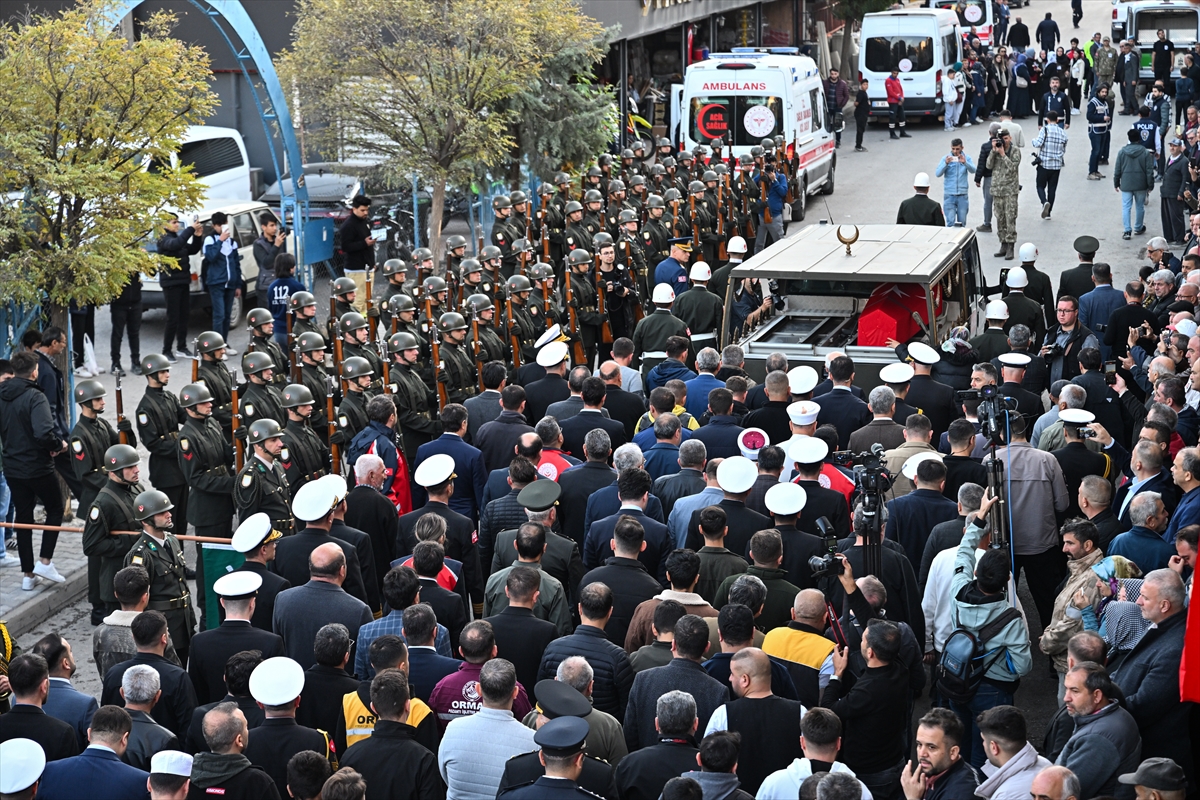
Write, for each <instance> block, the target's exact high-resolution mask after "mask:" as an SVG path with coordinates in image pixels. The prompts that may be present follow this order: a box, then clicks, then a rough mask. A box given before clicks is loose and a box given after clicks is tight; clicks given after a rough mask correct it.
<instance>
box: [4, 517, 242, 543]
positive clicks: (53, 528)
mask: <svg viewBox="0 0 1200 800" xmlns="http://www.w3.org/2000/svg"><path fill="white" fill-rule="evenodd" d="M0 528H16V529H19V530H23V531H55V532H57V533H83V528H64V527H62V526H61V525H57V526H56V525H26V524H24V523H20V522H0ZM109 534H110V535H112V536H141V535H142V532H141V531H109ZM175 538H176V539H178V540H179V541H181V542H211V543H212V544H230V543H231V542H233V540H232V539H218V538H216V537H213V536H188V535H187V534H176V535H175Z"/></svg>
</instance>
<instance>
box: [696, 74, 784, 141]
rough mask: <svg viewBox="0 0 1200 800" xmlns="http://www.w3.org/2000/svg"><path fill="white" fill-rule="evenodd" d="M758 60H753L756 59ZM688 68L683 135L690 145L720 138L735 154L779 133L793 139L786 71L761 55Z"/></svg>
mask: <svg viewBox="0 0 1200 800" xmlns="http://www.w3.org/2000/svg"><path fill="white" fill-rule="evenodd" d="M756 62H757V63H756ZM709 63H710V64H712V66H705V67H703V68H697V67H695V66H693V67H690V68H689V69H688V71H687V76H686V77H685V78H684V91H683V103H682V111H683V120H682V122H683V137H684V146H685V147H687V148H688V149H691V148H692V147H694V146H696V145H697V144H703V145H708V144H710V143H711V142H712V140H713V139H716V138H718V137H719V138H722V139H724V140H725V145H726V147H727V148H728V147H732V148H733V154H734V155H735V156H742V155H746V154H748V153H749V152H750V148H751V147H754V146H755V145H758V144H761V143H762V140H763V139H767V138H771V137H774V136H776V135H777V134H782V135H783V137H784V139H786V140H787V141H788V142H791V141H792V139H793V138H794V131H793V130H792V127H791V125H790V124H789V122H790V119H791V117H790V116H789V112H790V113H792V114H794V113H795V112H794V111H791V110H790V109H789V108H788V106H789V105H790V102H789V101H790V99H791V88H790V86H789V85H788V82H787V80H786V78H785V75H784V71H783V70H781V69H778V68H774V67H769V66H766V65H765V64H763V63H762V61H761V60H759V59H753V58H747V59H745V61H740V60H738V61H728V62H720V63H715V62H709Z"/></svg>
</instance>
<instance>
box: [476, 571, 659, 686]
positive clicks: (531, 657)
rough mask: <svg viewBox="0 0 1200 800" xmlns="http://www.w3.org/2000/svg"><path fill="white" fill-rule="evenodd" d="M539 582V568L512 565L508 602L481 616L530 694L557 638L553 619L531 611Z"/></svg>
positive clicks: (499, 652)
mask: <svg viewBox="0 0 1200 800" xmlns="http://www.w3.org/2000/svg"><path fill="white" fill-rule="evenodd" d="M639 566H641V565H640V564H639ZM651 581H652V582H654V586H655V589H656V590H657V587H658V582H657V581H654V580H653V578H651ZM540 584H541V578H540V576H539V574H538V570H536V569H534V568H531V567H518V568H516V569H513V570H512V571H510V572H509V573H508V579H507V580H506V581H505V583H504V593H505V594H506V595H507V596H508V605H507V606H506V607H505V608H504V610H503V611H500V612H499V613H497V614H494V615H492V616H490V617H488V618H487V619H486V620H484V621H485V622H488V623H491V626H492V634H493V635H494V636H495V637H496V656H497V657H498V658H503V659H507V660H508V661H511V662H512V665H513V668H514V669H516V671H517V681H518V682H519V683H520V684H521V685H522V686H524V687H525V692H526V694H533V688H534V685H535V684H536V683H537V672H538V666H539V665H540V664H541V662H542V654H543V653H544V652H546V648H547V647H548V646H549V645H550V643H551V642H552V641H554V640H555V639H557V638H558V630H557V629H556V628H555V627H554V623H552V622H549V621H547V620H544V619H538V618H537V617H535V616H534V615H533V605H534V603H535V602H536V600H537V595H538V587H539V586H540Z"/></svg>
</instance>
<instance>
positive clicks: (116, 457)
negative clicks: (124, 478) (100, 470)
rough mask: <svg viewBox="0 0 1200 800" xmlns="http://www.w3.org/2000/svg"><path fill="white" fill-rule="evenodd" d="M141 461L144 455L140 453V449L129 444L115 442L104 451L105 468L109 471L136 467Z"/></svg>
mask: <svg viewBox="0 0 1200 800" xmlns="http://www.w3.org/2000/svg"><path fill="white" fill-rule="evenodd" d="M140 463H142V457H141V456H139V455H138V451H137V450H134V449H133V448H132V447H130V446H129V445H127V444H114V445H113V446H112V447H110V448H108V449H107V450H105V451H104V469H106V470H108V471H109V472H116V471H117V470H119V469H125V468H126V467H136V466H137V465H138V464H140Z"/></svg>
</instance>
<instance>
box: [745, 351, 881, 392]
mask: <svg viewBox="0 0 1200 800" xmlns="http://www.w3.org/2000/svg"><path fill="white" fill-rule="evenodd" d="M844 355H846V354H845V353H842V352H840V351H837V350H835V351H833V352H832V353H830V354H829V355H827V356H825V378H824V379H823V380H822V381H821V382H820V383H818V384H817V385H816V386H814V387H813V390H812V395H811V397H809V398H808V399H810V400H815V399H816V398H818V397H821V396H822V395H826V394H829V393H830V392H832V391H833V380H832V379H831V378H830V377H829V365H830V364H832V363H833V360H834V359H835V358H838V357H840V356H844ZM784 369H785V370H786V369H787V368H786V367H785V368H784ZM760 385H761V384H760ZM850 393H851V394H852V395H854V396H855V397H857V398H858V399H859V400H862V401H864V402H866V399H867V393H866V392H864V391H863V390H862V387H859V386H851V387H850ZM765 399H766V398H765V397H764V401H765ZM801 399H804V398H801Z"/></svg>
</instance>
